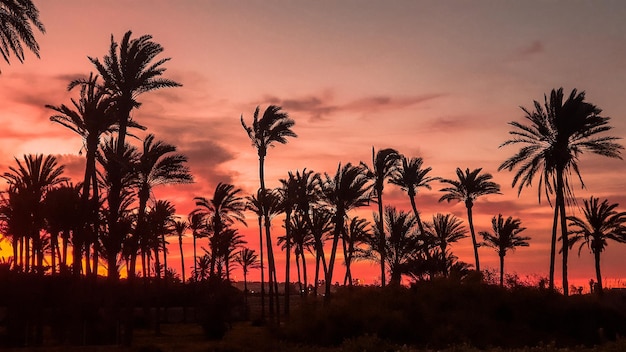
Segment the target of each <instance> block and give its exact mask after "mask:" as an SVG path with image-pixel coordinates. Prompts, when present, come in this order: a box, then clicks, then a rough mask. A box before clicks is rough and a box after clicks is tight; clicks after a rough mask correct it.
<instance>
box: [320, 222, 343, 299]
mask: <svg viewBox="0 0 626 352" xmlns="http://www.w3.org/2000/svg"><path fill="white" fill-rule="evenodd" d="M335 216H336V219H335V231H334V232H335V234H334V236H333V246H332V249H331V250H330V258H329V259H328V272H327V273H326V292H325V293H326V295H325V297H324V298H325V299H326V301H329V300H330V288H331V286H332V282H333V270H334V266H335V255H336V254H337V246H338V245H339V238H340V237H341V234H342V233H343V231H342V229H343V227H344V221H343V219H344V213H343V211H341V212H337V214H336V215H335Z"/></svg>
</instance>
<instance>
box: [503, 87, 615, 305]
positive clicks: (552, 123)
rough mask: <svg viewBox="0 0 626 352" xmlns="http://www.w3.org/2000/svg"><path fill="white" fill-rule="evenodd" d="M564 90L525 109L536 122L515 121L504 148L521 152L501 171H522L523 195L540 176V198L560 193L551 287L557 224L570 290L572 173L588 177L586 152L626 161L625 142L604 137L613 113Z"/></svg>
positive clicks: (518, 176) (516, 182) (553, 254)
mask: <svg viewBox="0 0 626 352" xmlns="http://www.w3.org/2000/svg"><path fill="white" fill-rule="evenodd" d="M563 98H564V96H563V88H559V89H558V90H554V89H553V90H552V92H551V94H550V99H549V100H548V97H547V96H544V105H543V106H542V105H541V103H539V102H538V101H535V102H534V110H532V111H531V110H528V109H526V108H524V107H522V111H524V118H525V119H526V120H527V121H528V122H530V124H529V125H524V124H522V123H521V122H517V121H513V122H510V123H509V125H511V126H513V127H514V129H513V130H512V131H509V134H510V135H512V138H511V139H509V140H508V141H506V142H504V143H502V144H501V145H500V147H504V146H508V145H516V144H519V145H521V148H520V150H519V151H518V152H517V153H516V154H515V155H513V156H512V157H510V158H509V159H507V160H505V161H504V162H503V163H502V164H501V165H500V167H499V168H498V170H504V169H506V170H509V171H512V170H513V169H517V171H516V173H515V176H514V177H513V182H512V187H515V186H516V185H518V194H519V193H521V192H522V189H523V188H524V187H529V186H531V185H532V181H533V179H534V178H535V177H537V176H539V183H538V185H539V187H538V191H537V192H538V198H539V202H541V193H542V191H545V194H546V197H548V200H549V201H550V198H549V195H550V194H554V196H555V209H554V222H553V226H552V241H551V252H550V278H549V280H550V282H549V285H550V289H554V262H555V257H556V241H557V226H559V223H560V228H561V238H562V240H563V293H564V294H565V295H567V294H568V289H569V288H568V280H567V258H568V250H569V242H568V232H567V222H566V216H565V212H566V209H565V204H566V199H567V200H568V201H570V202H571V201H573V199H574V195H573V190H572V188H571V183H572V182H573V181H572V180H570V177H571V175H576V176H577V178H578V179H579V181H581V185H582V186H583V187H584V183H583V182H582V176H581V174H580V168H579V164H578V161H579V157H580V155H582V154H583V153H585V152H590V153H593V154H599V155H602V156H606V157H609V158H618V159H621V155H620V154H621V150H622V149H624V147H623V146H621V145H620V144H618V143H616V142H615V141H616V140H618V139H619V138H617V137H610V136H604V135H602V134H603V133H604V132H607V131H609V130H611V128H612V127H611V126H609V120H610V118H609V117H604V116H601V115H600V114H601V113H602V110H601V109H599V108H598V107H597V106H595V105H593V104H591V103H588V102H586V101H585V93H584V92H580V93H578V91H577V90H576V89H573V90H572V92H571V93H570V95H569V97H568V98H567V99H566V100H565V102H564V101H563Z"/></svg>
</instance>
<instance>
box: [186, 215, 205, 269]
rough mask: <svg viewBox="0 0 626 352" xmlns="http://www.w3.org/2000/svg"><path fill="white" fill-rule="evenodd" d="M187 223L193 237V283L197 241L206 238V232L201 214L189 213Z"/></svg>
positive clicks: (196, 262)
mask: <svg viewBox="0 0 626 352" xmlns="http://www.w3.org/2000/svg"><path fill="white" fill-rule="evenodd" d="M187 222H188V223H189V228H190V229H191V231H192V237H193V278H194V281H197V277H196V276H195V275H196V273H197V272H198V267H197V264H198V254H197V243H196V242H197V239H198V238H203V237H207V236H208V234H207V230H206V220H205V219H204V217H203V216H202V214H197V213H195V212H193V211H192V212H191V214H189V216H188V217H187Z"/></svg>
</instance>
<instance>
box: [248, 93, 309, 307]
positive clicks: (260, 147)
mask: <svg viewBox="0 0 626 352" xmlns="http://www.w3.org/2000/svg"><path fill="white" fill-rule="evenodd" d="M281 110H282V108H281V107H280V106H276V105H270V106H268V107H267V109H265V111H264V112H263V116H262V117H261V118H259V113H260V108H259V107H258V106H257V108H256V110H255V111H254V115H253V118H252V125H250V126H248V125H247V124H246V123H245V122H244V120H243V115H241V125H242V126H243V129H244V130H245V131H246V133H247V134H248V137H249V138H250V141H251V142H252V145H253V146H254V147H255V148H256V150H257V153H258V155H259V183H260V193H259V195H260V196H261V197H263V196H264V195H265V194H266V188H265V169H264V168H265V157H266V155H267V148H268V147H271V146H273V145H275V144H276V143H281V144H286V143H287V137H294V138H295V137H297V135H296V133H295V132H293V130H292V129H291V128H292V127H293V126H294V125H295V121H294V120H292V119H291V118H289V115H288V114H287V113H286V112H283V111H281ZM259 200H260V201H261V204H263V199H259ZM262 210H263V217H264V221H265V223H266V226H265V229H266V232H265V236H266V237H267V239H266V245H267V256H268V265H269V267H270V271H272V270H273V269H272V268H273V267H274V266H275V264H274V254H273V250H272V246H271V240H270V228H269V226H268V225H267V223H269V214H268V212H267V211H266V210H265V209H262ZM272 314H273V313H272Z"/></svg>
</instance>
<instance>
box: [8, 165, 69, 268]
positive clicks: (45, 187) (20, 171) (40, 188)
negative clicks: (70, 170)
mask: <svg viewBox="0 0 626 352" xmlns="http://www.w3.org/2000/svg"><path fill="white" fill-rule="evenodd" d="M15 162H16V164H17V165H15V166H10V167H9V171H8V172H5V173H4V174H3V175H2V176H1V177H2V178H3V179H5V180H6V181H7V183H8V184H9V191H10V192H11V193H16V194H17V195H19V199H20V202H23V203H22V207H21V209H22V210H23V211H25V212H26V214H27V216H26V217H25V218H23V219H22V220H23V221H24V223H23V224H22V225H21V226H20V227H22V229H25V230H26V231H27V233H25V235H26V245H27V246H26V247H28V242H29V239H31V240H32V241H33V247H32V255H33V259H36V266H35V267H34V268H33V269H36V270H38V271H39V272H40V273H41V274H43V260H44V253H43V242H42V239H41V236H40V230H42V229H43V228H44V212H43V209H42V208H43V205H42V204H43V201H44V199H45V196H46V193H47V192H48V191H50V190H51V189H52V188H54V187H55V186H57V185H59V184H61V183H63V182H66V181H68V178H66V177H63V176H62V174H63V170H64V168H65V167H64V166H63V165H58V162H57V159H56V157H54V156H51V155H47V156H45V157H44V156H43V155H42V154H38V155H32V154H29V155H24V160H23V162H22V161H20V160H19V159H18V158H15ZM28 261H29V252H28V248H26V267H25V270H26V271H28V270H29V264H28Z"/></svg>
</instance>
